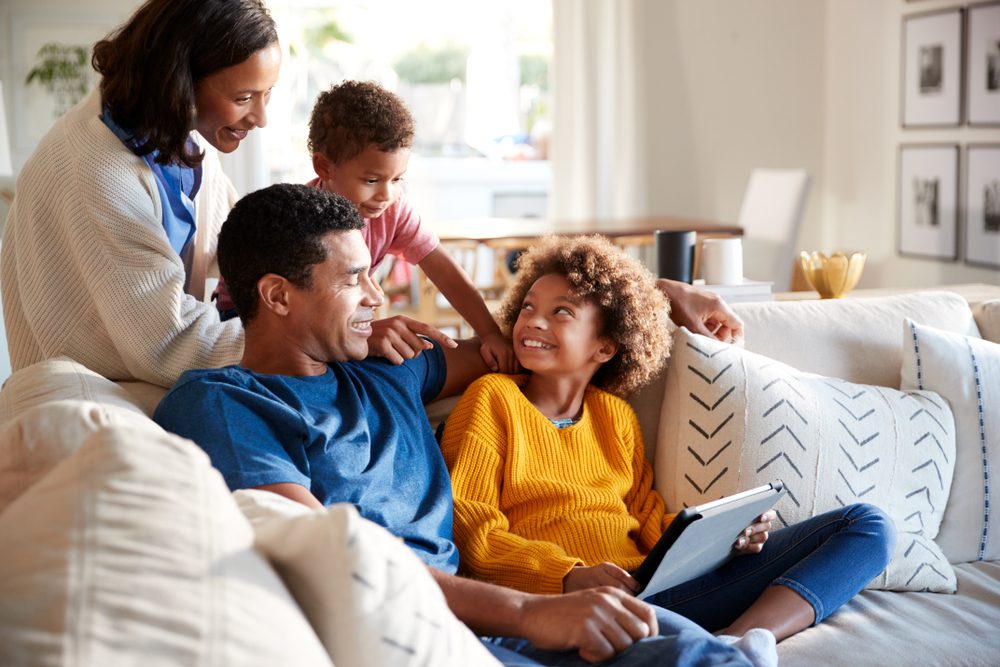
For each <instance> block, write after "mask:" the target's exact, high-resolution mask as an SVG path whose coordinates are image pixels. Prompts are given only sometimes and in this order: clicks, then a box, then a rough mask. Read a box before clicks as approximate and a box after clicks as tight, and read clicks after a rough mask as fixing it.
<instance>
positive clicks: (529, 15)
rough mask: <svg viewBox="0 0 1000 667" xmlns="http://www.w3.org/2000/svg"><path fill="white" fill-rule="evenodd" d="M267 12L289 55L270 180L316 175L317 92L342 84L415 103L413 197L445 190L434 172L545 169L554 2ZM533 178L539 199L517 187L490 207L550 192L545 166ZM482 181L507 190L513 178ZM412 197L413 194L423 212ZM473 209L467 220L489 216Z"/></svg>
mask: <svg viewBox="0 0 1000 667" xmlns="http://www.w3.org/2000/svg"><path fill="white" fill-rule="evenodd" d="M270 7H271V11H272V14H273V16H274V18H275V20H276V22H277V24H278V29H279V34H280V37H281V41H282V43H283V45H284V47H285V50H286V60H285V62H284V64H283V67H282V74H281V79H280V80H279V82H278V86H277V88H276V91H275V94H274V95H273V96H272V99H271V103H270V106H269V107H268V122H269V127H268V128H267V130H266V138H265V141H266V145H265V152H264V154H265V155H266V159H267V162H268V168H269V170H270V174H269V176H270V180H271V182H278V181H292V182H303V181H306V180H308V179H310V178H312V177H313V171H312V166H311V161H310V156H309V153H308V150H307V148H306V144H307V136H308V120H309V113H310V111H311V109H312V104H313V102H314V101H315V99H316V96H317V95H318V94H319V93H320V92H321V91H322V90H325V89H327V88H329V87H330V86H331V85H333V84H335V83H337V82H339V81H341V80H344V79H370V80H374V81H378V82H379V83H380V84H382V85H383V86H385V87H386V88H389V89H390V90H393V91H395V92H396V93H397V94H399V95H400V97H402V98H403V99H404V101H405V102H406V104H407V105H408V106H409V108H410V111H411V113H412V114H413V116H414V119H415V120H416V137H415V142H414V150H413V155H414V159H413V160H411V167H410V173H409V174H408V181H409V183H408V186H407V187H408V191H410V190H411V189H412V188H413V187H414V186H419V187H418V188H417V189H419V188H422V187H424V186H425V185H427V184H429V186H428V187H431V189H433V187H434V183H435V181H440V178H437V177H436V176H435V173H441V174H444V173H447V174H450V175H451V176H448V178H453V176H454V174H455V173H456V168H455V162H456V161H458V162H459V163H460V164H470V163H469V162H468V161H474V163H475V164H476V165H480V166H481V165H492V166H491V167H487V168H486V169H487V171H489V170H490V169H494V168H495V169H498V170H503V171H511V170H517V167H516V166H513V165H514V164H515V163H527V162H529V161H530V162H534V163H536V165H538V166H541V163H540V162H539V161H542V160H545V159H546V158H547V154H548V151H547V140H548V134H549V127H550V124H549V109H550V106H551V105H550V102H549V86H548V70H549V63H550V61H551V54H552V38H551V22H552V17H551V6H550V4H549V3H547V2H540V1H539V0H508V1H507V2H502V3H498V2H495V1H492V2H485V1H483V0H423V1H422V2H412V0H378V1H375V0H369V1H362V0H343V1H341V2H338V3H336V6H334V7H331V6H329V3H326V2H321V1H319V0H316V1H313V0H272V1H271V3H270ZM480 166H477V167H476V168H473V169H472V170H471V171H473V172H475V171H476V169H480V171H481V167H480ZM458 171H459V172H464V171H466V170H465V169H464V168H461V167H460V168H459V169H458ZM521 171H523V172H524V173H525V174H527V173H529V172H531V168H530V167H529V168H526V169H523V170H521ZM535 172H536V173H538V174H543V175H545V176H544V178H536V177H528V181H530V182H534V181H536V180H537V181H539V183H538V184H536V185H537V187H535V188H534V190H533V189H532V187H525V186H523V185H519V186H517V188H515V189H514V190H510V189H508V190H507V191H502V192H492V193H490V195H491V196H490V198H489V200H490V201H491V202H492V201H494V200H497V201H504V202H509V201H510V197H511V196H516V195H532V194H537V191H538V190H539V188H541V192H542V193H543V194H545V193H547V188H548V177H547V165H545V169H543V170H541V171H539V170H538V169H537V167H536V168H535ZM483 178H484V179H485V180H487V181H493V182H497V183H502V182H504V181H508V182H510V181H511V179H510V178H509V174H508V175H507V176H506V177H504V176H501V177H496V175H494V176H489V175H486V176H484V177H483ZM522 181H523V179H518V178H515V179H513V182H519V183H520V182H522ZM439 185H441V184H440V183H439ZM442 187H443V186H442ZM415 195H416V193H414V192H410V198H411V199H412V200H414V204H415V205H418V204H417V201H416V199H417V197H416V196H415ZM424 195H425V197H424V199H425V200H426V201H427V202H433V201H436V198H435V197H434V196H433V195H432V194H428V193H424ZM498 196H499V199H497V197H498ZM439 208H440V207H439ZM465 208H470V207H465ZM471 208H475V207H471ZM471 208H470V210H468V211H467V212H464V213H462V214H463V215H470V216H471V215H481V214H483V211H480V210H471ZM463 210H464V209H463ZM487 214H489V215H494V214H495V211H493V210H492V209H491V210H490V211H489V212H488V213H487ZM425 215H426V213H425Z"/></svg>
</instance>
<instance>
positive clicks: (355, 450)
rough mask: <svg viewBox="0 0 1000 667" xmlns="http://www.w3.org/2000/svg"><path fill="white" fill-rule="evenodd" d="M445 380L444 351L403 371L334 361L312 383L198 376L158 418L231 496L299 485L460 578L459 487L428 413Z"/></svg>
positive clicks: (175, 392) (182, 384)
mask: <svg viewBox="0 0 1000 667" xmlns="http://www.w3.org/2000/svg"><path fill="white" fill-rule="evenodd" d="M445 374H446V364H445V359H444V353H443V351H442V350H441V348H440V346H438V345H436V344H435V347H434V349H432V350H427V351H425V352H424V353H423V354H421V355H419V356H418V357H416V358H415V359H412V360H410V361H407V362H405V363H403V364H402V365H399V366H395V365H393V364H391V363H389V362H388V361H385V360H384V359H366V360H364V361H357V362H346V363H331V364H329V365H328V367H327V371H326V373H325V374H324V375H320V376H315V377H295V376H289V375H267V374H260V373H254V372H253V371H250V370H247V369H245V368H241V367H239V366H227V367H226V368H215V369H204V370H191V371H187V372H186V373H184V374H183V375H182V376H181V378H180V380H178V382H177V384H176V385H175V386H174V388H173V389H172V390H170V392H169V393H168V394H167V395H166V396H165V397H164V398H163V401H162V402H161V403H160V405H159V406H158V407H157V408H156V413H155V414H154V416H153V418H154V419H155V420H156V421H157V422H158V423H159V424H160V425H161V426H163V428H165V429H167V430H168V431H172V432H174V433H177V434H178V435H181V436H183V437H185V438H190V439H191V440H194V441H195V442H196V443H198V445H199V446H201V448H202V449H204V450H205V451H206V452H208V455H209V456H210V457H211V459H212V464H213V465H214V466H215V467H216V468H218V469H219V470H220V471H221V472H222V475H223V477H225V480H226V483H227V484H228V485H229V488H230V489H234V490H235V489H244V488H249V487H254V486H261V485H264V484H279V483H285V482H291V483H295V484H301V485H302V486H304V487H306V488H307V489H309V490H310V491H311V492H312V493H313V495H315V496H316V497H317V498H318V499H319V501H320V502H322V503H323V504H324V505H330V504H332V503H339V502H346V503H351V504H352V505H354V506H355V507H356V508H357V509H358V512H359V513H360V514H361V515H362V516H363V517H365V518H367V519H369V520H371V521H374V522H375V523H377V524H380V525H382V526H384V527H385V528H387V529H388V530H389V531H390V532H391V533H393V534H394V535H396V536H398V537H401V538H403V539H404V540H405V541H406V543H407V544H408V545H409V546H410V547H411V548H412V549H413V550H414V551H415V552H416V553H417V555H418V556H420V557H421V558H422V559H423V560H424V561H425V562H426V563H427V564H428V565H431V566H433V567H436V568H437V569H439V570H442V571H444V572H448V573H452V574H453V573H454V572H455V571H456V569H457V568H458V551H457V550H456V548H455V545H454V543H453V542H452V496H451V482H450V479H449V477H448V469H447V468H446V467H445V463H444V459H443V458H442V456H441V451H440V449H439V448H438V445H437V441H436V440H435V439H434V434H433V433H432V432H431V428H430V425H429V424H428V422H427V416H426V413H425V412H424V408H423V403H424V401H429V400H431V399H433V398H434V397H435V396H437V395H438V394H439V393H440V391H441V388H442V386H443V385H444V380H445Z"/></svg>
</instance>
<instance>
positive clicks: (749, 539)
mask: <svg viewBox="0 0 1000 667" xmlns="http://www.w3.org/2000/svg"><path fill="white" fill-rule="evenodd" d="M774 517H775V513H774V510H768V511H767V512H764V513H763V514H761V515H760V516H759V517H757V520H756V521H754V522H753V523H752V524H750V525H749V526H747V528H746V529H745V530H744V531H743V532H742V533H740V536H739V537H737V538H736V542H735V543H734V544H733V548H734V549H736V551H738V552H740V553H741V554H759V553H760V552H761V549H763V548H764V542H767V536H768V533H769V532H770V530H771V522H772V521H774Z"/></svg>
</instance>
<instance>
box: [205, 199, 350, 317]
mask: <svg viewBox="0 0 1000 667" xmlns="http://www.w3.org/2000/svg"><path fill="white" fill-rule="evenodd" d="M363 226H364V223H363V222H362V220H361V215H360V214H359V213H358V209H357V208H356V207H355V206H354V204H352V203H351V202H350V201H348V200H347V199H345V198H344V197H341V196H340V195H338V194H335V193H333V192H327V191H325V190H321V189H319V188H314V187H312V186H309V185H299V184H295V183H278V184H277V185H271V186H269V187H266V188H264V189H262V190H257V191H255V192H251V193H250V194H248V195H247V196H245V197H243V198H242V199H240V200H239V201H238V202H236V205H235V206H234V207H233V208H232V210H231V211H230V212H229V217H227V218H226V221H225V222H224V223H223V224H222V230H221V231H220V232H219V247H218V249H217V251H216V254H217V255H218V258H219V270H220V272H221V273H222V275H223V276H224V277H225V279H226V287H227V288H228V289H229V296H230V298H232V300H233V303H234V304H236V312H237V313H238V314H239V316H240V320H242V321H243V325H244V326H246V325H247V324H249V323H250V322H251V321H253V319H254V317H256V316H257V306H258V300H257V281H258V280H260V279H261V278H262V277H263V276H264V275H266V274H268V273H275V274H277V275H279V276H282V277H283V278H285V279H287V280H288V281H290V282H291V283H292V284H293V285H297V286H299V287H303V288H306V289H308V288H310V287H312V272H313V267H314V266H316V265H317V264H320V263H321V262H323V261H324V260H325V259H326V255H327V249H326V246H325V245H324V244H323V239H324V237H326V235H327V234H329V233H330V232H346V231H349V230H352V229H361V228H362V227H363Z"/></svg>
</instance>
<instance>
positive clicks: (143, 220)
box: [76, 176, 242, 386]
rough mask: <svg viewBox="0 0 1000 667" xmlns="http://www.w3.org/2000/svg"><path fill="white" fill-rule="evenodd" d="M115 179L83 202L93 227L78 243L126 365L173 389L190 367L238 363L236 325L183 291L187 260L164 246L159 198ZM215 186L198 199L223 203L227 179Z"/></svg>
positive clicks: (107, 326)
mask: <svg viewBox="0 0 1000 667" xmlns="http://www.w3.org/2000/svg"><path fill="white" fill-rule="evenodd" d="M133 178H135V176H133ZM108 180H111V179H108ZM118 183H119V185H118V187H117V190H118V192H117V193H116V191H115V190H116V188H115V187H114V184H113V183H107V182H106V181H105V179H99V180H98V182H97V183H95V186H96V187H95V188H94V189H93V190H91V191H90V192H89V193H88V196H87V197H86V198H85V201H84V203H83V204H82V205H83V207H85V211H84V212H83V213H84V217H85V218H87V219H88V220H89V222H90V224H89V225H88V226H89V228H90V229H89V231H86V232H84V231H81V233H80V235H79V237H78V238H77V241H76V243H77V244H78V245H79V247H80V250H81V252H80V253H79V254H78V255H77V257H78V261H79V270H80V273H81V274H82V275H83V276H84V277H85V279H86V280H87V281H88V282H89V284H90V293H91V295H92V298H93V300H94V304H95V306H96V309H97V312H98V314H99V317H100V319H101V322H102V324H103V325H104V328H105V329H106V331H107V334H108V337H109V338H110V340H111V341H112V342H113V344H114V346H115V351H116V352H117V354H118V355H120V357H121V362H122V364H123V365H124V366H125V367H126V368H127V369H128V371H129V373H130V374H131V375H132V376H133V377H135V378H137V379H140V380H145V381H147V382H152V383H155V384H160V385H164V386H170V385H171V384H173V382H175V381H176V380H177V378H178V377H179V376H180V374H181V373H183V372H184V371H185V370H187V369H189V368H205V367H212V366H223V365H226V364H230V363H235V362H236V361H238V360H239V356H240V353H241V351H242V327H241V326H240V325H239V322H238V321H236V320H233V321H229V322H221V321H220V320H219V316H218V313H217V312H216V311H215V308H214V307H213V306H211V305H209V304H207V303H205V302H202V301H198V300H197V299H195V298H194V297H192V296H191V295H189V294H187V293H186V292H185V277H186V274H185V268H184V264H183V262H181V259H180V257H178V256H177V254H176V253H175V252H173V249H172V248H170V247H169V244H168V243H166V238H165V236H164V235H163V234H162V224H161V223H160V220H159V215H158V211H157V210H156V209H157V207H156V202H155V201H153V199H151V198H149V197H148V195H147V196H145V197H144V196H141V195H138V193H137V192H136V189H131V190H124V191H123V190H122V189H121V185H120V183H121V181H120V180H119V181H118ZM209 183H213V182H212V181H211V180H209V179H206V183H205V184H204V185H208V184H209ZM105 185H107V186H108V187H106V188H105V187H101V186H105ZM213 185H214V186H215V187H208V188H205V187H203V189H202V191H200V192H199V193H198V197H199V198H201V197H207V198H212V199H213V200H218V202H219V208H221V207H222V206H225V203H223V202H227V201H228V195H229V193H228V191H227V189H226V187H225V181H223V180H219V181H215V182H214V183H213ZM150 191H151V192H155V190H153V189H151V190H150ZM125 195H128V196H125ZM161 205H162V204H161ZM198 222H199V224H206V225H210V226H211V227H216V226H217V224H218V223H217V221H214V220H213V221H206V220H199V221H198Z"/></svg>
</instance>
